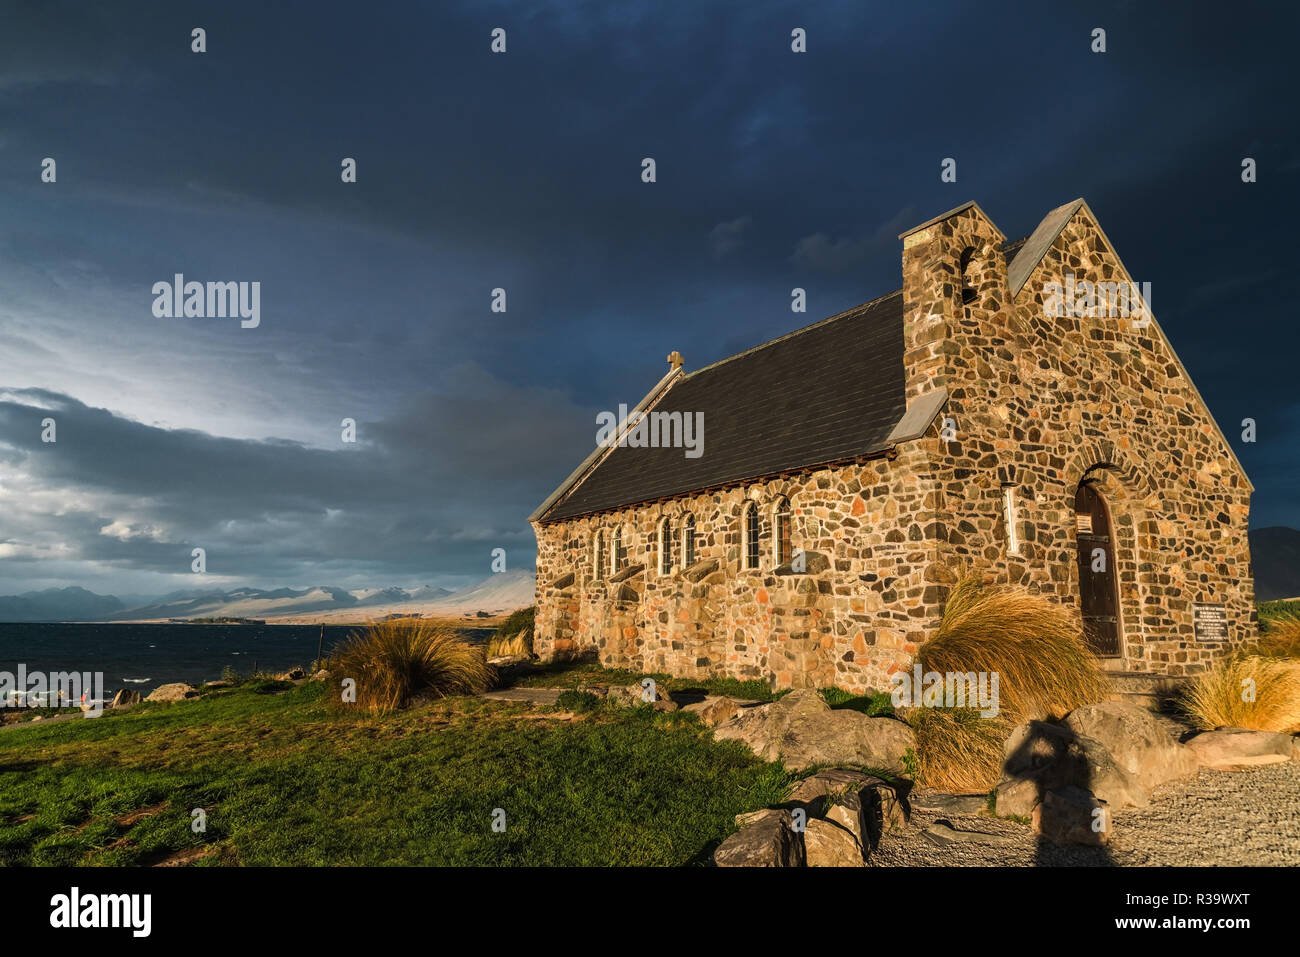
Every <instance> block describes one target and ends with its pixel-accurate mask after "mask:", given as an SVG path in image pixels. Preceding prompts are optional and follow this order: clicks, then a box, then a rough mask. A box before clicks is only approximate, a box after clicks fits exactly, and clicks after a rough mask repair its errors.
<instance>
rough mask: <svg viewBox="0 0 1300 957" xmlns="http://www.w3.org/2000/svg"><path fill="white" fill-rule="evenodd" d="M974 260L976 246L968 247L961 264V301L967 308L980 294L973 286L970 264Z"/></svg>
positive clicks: (962, 255)
mask: <svg viewBox="0 0 1300 957" xmlns="http://www.w3.org/2000/svg"><path fill="white" fill-rule="evenodd" d="M974 258H975V247H974V246H967V247H966V248H965V249H963V250H962V253H961V262H960V264H959V269H960V276H961V301H962V304H963V305H967V306H969V305H970V304H971V303H972V302H974V301H975V300H976V299H978V298H979V293H978V292H976V290H975V287H974V285H972V283H971V276H970V264H971V260H972V259H974Z"/></svg>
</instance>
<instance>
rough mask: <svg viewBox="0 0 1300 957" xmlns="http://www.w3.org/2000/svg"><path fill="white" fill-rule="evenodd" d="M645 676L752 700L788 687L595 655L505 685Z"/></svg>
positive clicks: (622, 681)
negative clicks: (620, 663)
mask: <svg viewBox="0 0 1300 957" xmlns="http://www.w3.org/2000/svg"><path fill="white" fill-rule="evenodd" d="M643 678H654V679H655V681H656V682H657V683H658V684H659V686H660V687H662V688H667V689H668V690H669V691H673V692H678V691H680V692H697V693H700V694H711V695H727V696H729V697H732V698H745V699H748V700H751V701H775V700H776V699H777V698H780V697H782V696H783V695H786V694H789V692H788V691H773V690H772V688H771V686H769V685H768V683H767V682H766V681H740V680H739V679H737V678H674V677H672V676H671V675H667V674H646V673H642V672H640V671H628V670H627V669H625V668H606V667H604V666H603V665H601V664H600V663H599V662H597V661H596V660H595V659H591V658H582V659H575V660H572V661H559V662H555V663H554V664H550V665H546V666H543V667H541V668H539V669H537V670H535V671H533V672H531V673H529V674H527V675H523V676H521V677H518V678H515V679H513V680H511V681H510V682H509V683H507V684H506V685H505V687H511V688H578V687H581V686H584V685H638V684H640V683H641V680H642V679H643Z"/></svg>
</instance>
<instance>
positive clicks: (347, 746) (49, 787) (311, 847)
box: [0, 681, 787, 865]
mask: <svg viewBox="0 0 1300 957" xmlns="http://www.w3.org/2000/svg"><path fill="white" fill-rule="evenodd" d="M321 693H322V686H321V685H320V684H306V685H303V686H302V687H297V688H295V687H293V686H292V685H287V684H282V683H278V682H270V681H260V682H248V683H245V684H243V685H241V686H240V687H238V688H235V689H230V690H227V691H223V692H219V693H216V694H213V695H212V696H210V697H206V698H204V699H201V700H197V701H187V702H178V703H176V704H144V705H141V706H138V707H136V708H135V709H132V710H130V711H127V712H118V713H113V712H109V713H106V714H105V715H104V716H103V717H101V718H96V719H81V718H77V719H74V720H69V721H62V722H58V723H52V724H45V723H40V724H35V725H24V726H22V727H19V728H13V729H10V730H6V731H3V732H0V864H4V865H30V864H51V865H54V864H61V865H78V864H91V865H95V864H99V865H124V864H125V865H138V864H154V863H160V862H167V863H194V864H201V865H211V864H250V865H266V864H307V865H331V864H357V865H376V864H405V865H412V864H432V865H529V864H532V865H681V864H689V863H698V862H701V861H704V860H706V859H707V858H708V855H709V854H710V853H711V851H712V849H713V847H714V846H716V844H717V843H718V842H719V841H720V840H721V839H722V838H723V837H725V836H726V835H727V834H728V833H730V832H731V831H732V830H734V824H733V821H732V819H733V817H734V816H735V815H736V814H738V813H740V812H742V811H749V810H753V809H756V808H760V807H765V806H767V805H769V804H773V803H776V802H778V801H780V800H781V796H782V793H783V789H784V787H785V785H786V783H787V775H786V774H785V772H784V771H783V770H782V769H781V767H780V766H779V765H776V764H766V763H764V762H762V761H759V760H758V759H757V758H755V757H754V756H753V755H752V754H751V753H750V752H749V751H748V750H747V749H745V748H744V747H743V746H742V745H739V744H738V743H736V742H715V741H713V740H712V738H711V737H710V735H709V733H708V732H707V731H705V730H704V729H703V728H702V727H701V726H700V725H699V724H698V723H697V722H695V721H694V720H693V719H692V718H690V717H688V716H684V715H681V714H669V715H665V714H660V713H656V712H654V711H652V710H650V709H649V708H637V709H624V710H614V709H607V708H602V709H598V710H596V711H594V712H592V713H590V714H584V715H578V716H568V715H564V714H561V713H558V712H552V713H549V714H548V713H544V712H537V711H533V712H529V711H528V710H527V709H526V707H524V706H522V705H513V704H507V703H501V702H487V701H482V700H479V699H473V698H451V699H446V700H444V701H441V702H439V703H437V704H434V705H430V706H425V707H421V708H417V709H413V710H411V711H406V712H399V713H396V714H393V715H390V716H387V717H384V718H371V717H358V716H354V715H335V714H332V713H330V712H327V711H326V709H325V708H324V707H323V706H322V703H321V697H320V696H321ZM195 808H204V809H205V810H206V812H207V830H206V832H205V833H203V834H195V833H193V832H192V831H191V827H190V824H191V811H192V810H193V809H195ZM496 808H501V809H503V810H504V811H505V823H506V829H505V831H504V832H503V833H494V831H493V829H492V820H493V810H494V809H496Z"/></svg>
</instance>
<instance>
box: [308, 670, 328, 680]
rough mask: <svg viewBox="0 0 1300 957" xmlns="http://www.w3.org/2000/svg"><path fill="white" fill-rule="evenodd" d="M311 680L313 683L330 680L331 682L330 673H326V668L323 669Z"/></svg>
mask: <svg viewBox="0 0 1300 957" xmlns="http://www.w3.org/2000/svg"><path fill="white" fill-rule="evenodd" d="M311 680H312V681H329V680H330V673H329V672H328V671H326V670H325V669H324V668H322V669H321V670H320V671H318V672H316V673H315V674H314V675H312V676H311Z"/></svg>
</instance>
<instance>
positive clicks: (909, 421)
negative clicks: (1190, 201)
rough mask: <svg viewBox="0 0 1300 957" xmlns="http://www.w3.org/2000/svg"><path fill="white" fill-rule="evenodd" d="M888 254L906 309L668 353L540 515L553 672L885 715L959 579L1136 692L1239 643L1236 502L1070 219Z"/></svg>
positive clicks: (1243, 566) (1147, 325) (1123, 300)
mask: <svg viewBox="0 0 1300 957" xmlns="http://www.w3.org/2000/svg"><path fill="white" fill-rule="evenodd" d="M899 238H900V240H901V241H902V273H903V275H902V288H901V289H900V290H898V291H896V292H894V293H891V294H890V295H887V296H884V297H882V298H880V299H875V300H872V301H871V302H868V303H866V304H864V305H861V306H857V307H855V308H853V309H850V310H848V311H847V312H843V313H841V314H839V315H836V316H832V317H830V318H829V319H824V320H822V321H821V322H817V323H814V324H813V325H810V326H806V327H805V328H802V329H799V330H797V331H795V332H792V333H790V334H789V335H786V336H782V337H780V338H778V339H774V340H772V341H771V342H767V343H764V344H762V345H759V346H756V347H755V348H753V349H750V350H748V351H747V352H742V353H740V354H739V355H735V356H732V357H731V358H728V359H723V360H722V361H720V362H715V363H713V364H712V365H709V366H706V367H704V368H702V369H697V370H695V371H692V372H688V371H686V369H685V368H684V367H683V363H682V360H681V357H680V356H679V355H678V354H677V353H673V354H672V355H671V356H670V357H669V362H670V368H669V370H668V373H667V374H666V375H665V376H664V377H663V378H662V379H661V380H660V381H659V382H657V383H656V384H655V385H654V387H653V388H652V389H651V390H650V392H649V393H648V394H647V395H646V397H645V398H644V399H643V400H642V402H641V403H640V404H639V405H638V406H637V407H636V409H634V410H632V413H631V414H630V415H629V416H628V417H627V420H626V422H625V423H620V425H619V429H620V430H621V431H620V433H619V435H618V436H617V437H616V439H617V440H616V441H605V442H601V443H600V444H599V446H598V448H597V449H596V450H595V451H594V452H592V454H591V455H590V456H588V458H587V459H586V461H584V462H583V463H582V464H581V465H579V466H578V468H577V469H576V470H574V472H573V473H572V474H571V475H570V476H569V477H568V478H567V479H566V480H565V481H564V482H563V484H561V485H560V487H559V488H557V489H556V490H555V492H553V493H552V494H551V495H550V497H549V498H547V499H546V501H545V502H543V503H542V505H541V506H540V507H539V508H538V509H537V511H536V512H535V513H534V514H533V515H532V516H531V518H530V521H531V523H532V526H533V530H534V532H535V534H536V536H537V625H536V635H535V642H534V647H535V651H536V652H537V653H538V654H539V655H540V656H541V657H542V658H543V659H544V660H551V659H555V658H557V657H566V656H572V655H579V654H596V655H598V656H599V659H600V661H601V662H602V663H603V664H605V665H606V666H609V667H623V668H630V669H633V670H636V671H641V672H667V673H669V674H673V675H678V676H683V677H702V676H706V675H727V676H733V677H736V678H741V679H761V680H765V681H768V682H770V683H771V685H772V686H773V687H776V688H789V687H806V686H812V687H822V686H827V685H838V686H839V687H841V688H844V689H845V690H849V691H854V692H861V691H865V690H869V689H875V690H879V689H886V688H888V686H889V675H890V674H892V673H893V672H895V671H897V670H899V669H902V668H910V667H911V663H912V659H913V656H914V655H915V654H916V651H917V649H918V648H919V647H920V646H921V645H922V644H923V643H924V642H925V641H926V639H927V637H928V636H930V635H931V634H932V633H933V631H934V629H935V628H936V626H937V624H938V621H939V618H940V614H941V612H942V610H943V605H944V599H945V597H946V595H947V593H948V591H949V589H950V587H951V585H952V584H953V583H954V581H955V576H954V573H955V571H956V570H957V569H961V568H967V569H974V570H976V571H977V572H979V573H980V574H982V575H983V576H984V577H985V579H986V580H988V581H993V582H999V583H1012V584H1016V585H1023V586H1027V587H1028V588H1030V589H1032V590H1034V591H1038V592H1042V593H1046V594H1049V595H1051V596H1052V597H1053V598H1054V599H1055V600H1057V601H1059V602H1061V603H1063V604H1065V605H1069V606H1073V607H1074V608H1076V609H1077V610H1078V613H1079V615H1080V616H1081V619H1082V623H1083V626H1084V628H1085V632H1086V634H1087V636H1088V640H1089V641H1090V642H1091V643H1092V645H1093V647H1094V649H1095V651H1096V652H1097V654H1098V655H1099V656H1100V657H1101V660H1102V662H1103V665H1104V667H1106V668H1107V669H1109V670H1111V671H1114V672H1122V673H1125V674H1127V675H1128V676H1129V677H1130V678H1140V677H1141V676H1144V675H1145V676H1178V675H1187V674H1193V673H1195V672H1197V671H1198V670H1201V669H1202V668H1203V667H1204V666H1205V665H1206V664H1207V663H1208V662H1210V661H1211V660H1212V659H1213V658H1214V657H1215V656H1217V655H1220V654H1222V653H1224V652H1225V651H1226V650H1227V649H1228V648H1229V647H1230V646H1233V645H1235V644H1237V643H1239V642H1240V641H1242V640H1243V639H1244V638H1246V637H1247V636H1248V635H1250V634H1253V631H1254V628H1255V610H1254V587H1253V583H1252V579H1251V568H1250V551H1249V546H1248V544H1247V539H1246V530H1247V521H1248V515H1249V509H1250V493H1251V491H1252V486H1251V484H1250V480H1249V479H1248V478H1247V477H1246V474H1245V472H1244V471H1243V469H1242V467H1241V464H1240V463H1239V462H1238V461H1237V458H1236V456H1235V455H1234V453H1233V450H1232V448H1231V445H1230V444H1229V442H1228V440H1227V439H1226V438H1225V437H1224V434H1223V432H1222V431H1221V430H1220V429H1219V427H1218V425H1217V424H1216V423H1215V421H1214V418H1213V417H1212V416H1211V414H1210V411H1209V409H1208V408H1207V407H1206V405H1205V402H1204V401H1203V400H1202V398H1201V396H1200V394H1199V393H1198V392H1197V390H1196V387H1195V385H1193V384H1192V381H1191V379H1190V378H1189V377H1188V375H1187V371H1186V369H1184V368H1183V365H1182V363H1181V362H1180V361H1179V359H1178V356H1177V355H1176V354H1175V353H1174V350H1173V347H1172V346H1171V345H1170V342H1169V340H1168V338H1167V337H1166V336H1165V334H1164V332H1163V331H1162V330H1161V328H1160V326H1159V325H1158V324H1157V322H1156V321H1155V318H1154V316H1152V315H1151V314H1150V309H1149V305H1148V303H1149V301H1150V296H1149V294H1147V295H1146V296H1145V297H1142V296H1141V295H1138V294H1137V292H1136V291H1137V290H1138V289H1140V288H1141V287H1140V286H1138V284H1136V283H1134V282H1133V280H1132V277H1131V276H1130V274H1129V273H1128V271H1127V269H1126V268H1125V266H1124V264H1123V263H1122V262H1121V261H1120V258H1119V256H1118V255H1117V253H1116V251H1115V249H1114V247H1113V246H1112V245H1111V243H1110V240H1109V239H1107V238H1106V234H1105V233H1104V232H1103V231H1102V228H1101V226H1100V224H1099V223H1098V222H1097V219H1096V217H1095V216H1094V215H1093V213H1092V210H1091V209H1089V207H1088V205H1087V203H1085V202H1084V201H1083V200H1081V199H1080V200H1075V201H1074V202H1072V203H1069V204H1067V205H1065V206H1062V207H1060V208H1058V209H1054V210H1052V211H1051V212H1050V213H1048V214H1047V216H1046V217H1045V218H1044V219H1043V221H1042V222H1041V223H1040V224H1039V225H1038V227H1037V228H1036V229H1035V230H1034V231H1033V233H1032V234H1031V235H1030V236H1029V237H1027V238H1026V239H1023V240H1018V241H1012V242H1008V241H1007V239H1006V237H1005V236H1004V235H1003V234H1002V232H1001V230H999V229H998V227H997V226H996V225H995V224H994V223H993V221H992V220H991V219H989V217H988V216H987V215H986V214H985V213H984V211H983V210H982V209H980V207H979V206H978V205H977V204H975V203H973V202H972V203H966V204H965V205H963V206H959V207H958V208H957V209H954V210H952V211H951V212H947V213H944V214H943V215H942V216H939V217H937V218H935V219H932V220H930V221H929V222H926V223H922V224H921V225H919V226H916V227H915V228H913V229H911V230H908V231H907V232H906V233H903V234H902V236H900V237H899ZM1116 290H1118V293H1119V294H1118V295H1115V292H1116ZM1130 290H1131V291H1133V294H1132V295H1129V294H1128V293H1129V291H1130ZM1117 302H1118V306H1119V307H1120V308H1118V309H1117V308H1116V305H1117ZM641 416H656V417H657V419H658V423H659V424H660V425H663V426H665V427H666V428H667V429H670V430H671V429H672V428H675V427H676V426H677V425H678V424H679V423H680V421H684V420H687V419H688V418H689V417H698V419H699V421H700V423H701V425H703V426H704V427H705V432H704V436H703V437H704V439H705V441H704V442H703V443H702V445H701V447H700V450H699V453H697V454H696V455H695V456H694V457H692V456H688V455H686V454H684V453H683V449H682V448H681V447H671V446H672V444H673V443H671V442H663V443H647V442H645V441H627V440H628V439H629V438H631V436H630V433H631V432H632V431H633V430H634V429H636V428H637V427H638V426H639V424H640V423H642V422H644V421H645V419H644V418H639V417H641ZM643 431H644V429H643ZM643 437H644V436H643ZM666 446H667V447H666Z"/></svg>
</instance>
